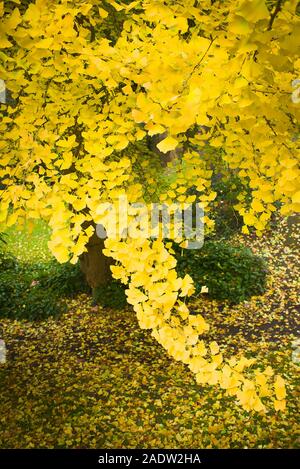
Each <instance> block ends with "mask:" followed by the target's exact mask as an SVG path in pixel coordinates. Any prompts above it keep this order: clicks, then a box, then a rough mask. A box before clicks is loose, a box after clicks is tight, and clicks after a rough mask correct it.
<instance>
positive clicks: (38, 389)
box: [0, 222, 300, 448]
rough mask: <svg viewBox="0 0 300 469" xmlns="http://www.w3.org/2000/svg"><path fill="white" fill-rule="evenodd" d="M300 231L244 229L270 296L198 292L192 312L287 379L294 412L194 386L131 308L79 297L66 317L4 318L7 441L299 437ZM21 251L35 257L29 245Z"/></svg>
mask: <svg viewBox="0 0 300 469" xmlns="http://www.w3.org/2000/svg"><path fill="white" fill-rule="evenodd" d="M299 231H300V230H299V227H297V225H293V226H292V227H288V226H287V224H286V222H281V223H280V224H279V226H277V228H276V229H274V230H273V231H272V232H269V233H266V234H265V235H264V237H262V238H261V239H258V238H242V241H243V242H244V243H246V244H248V245H249V246H251V248H252V249H253V250H254V251H256V252H257V253H258V254H260V255H263V256H265V257H267V259H268V263H269V268H270V275H269V277H268V288H267V291H266V293H265V294H264V295H263V296H260V297H252V298H251V299H250V300H249V301H247V302H243V303H241V304H239V305H236V306H229V305H226V304H224V303H220V302H217V301H211V300H209V299H207V298H205V295H200V296H198V297H197V298H194V299H193V300H192V309H193V311H194V312H195V313H197V312H201V314H203V315H204V316H205V318H207V319H208V320H209V323H210V325H211V328H210V331H209V333H208V334H207V339H208V340H217V341H218V343H219V344H220V345H221V347H222V351H223V352H224V354H225V355H228V356H229V355H231V354H232V353H246V355H247V356H249V357H250V356H254V357H256V358H257V359H258V360H259V361H260V362H261V363H262V364H264V365H268V364H270V365H271V366H272V367H273V368H274V369H275V371H276V372H278V373H280V374H282V376H283V377H284V378H285V379H286V380H287V382H288V388H287V390H288V401H287V402H288V403H287V411H286V412H285V413H276V412H275V411H269V412H268V413H267V414H265V415H260V414H255V413H246V412H244V411H243V410H242V409H241V408H240V407H238V406H237V405H236V404H235V402H234V400H233V398H229V397H226V396H224V395H223V393H222V392H221V391H220V389H218V388H216V387H210V386H206V387H201V386H199V385H197V384H196V383H195V380H194V376H193V374H192V373H190V372H189V370H188V369H187V368H186V367H185V366H184V365H183V364H181V363H178V362H175V361H173V360H171V359H170V358H168V356H167V355H166V354H165V352H164V351H163V349H162V348H161V347H160V346H159V345H158V344H157V343H156V341H155V340H154V339H152V337H151V335H150V333H149V332H148V331H142V330H140V329H139V327H138V324H137V321H136V318H135V315H134V313H133V312H132V311H131V310H130V309H129V308H128V309H127V310H123V311H116V310H115V311H113V310H109V309H105V308H98V310H96V308H94V307H92V305H91V300H90V298H88V297H87V296H86V295H80V296H78V297H76V298H75V299H73V300H68V301H69V303H68V311H67V313H65V314H63V315H62V316H61V317H60V318H56V319H54V318H48V319H47V320H44V321H39V322H28V321H21V320H14V319H2V320H1V322H0V336H1V337H2V338H3V339H4V340H5V342H6V347H7V349H8V354H7V363H6V364H5V365H0V398H1V417H0V426H1V429H0V446H1V447H2V448H38V447H47V448H52V447H62V448H65V447H69V448H265V447H266V448H292V447H299V446H300V440H299V433H298V431H299V409H298V408H297V399H298V397H299V386H298V385H299V381H297V379H298V378H299V365H298V364H297V363H295V361H292V342H293V341H294V340H295V339H296V338H297V337H298V331H299V329H300V326H299V298H297V292H298V287H299V284H298V282H299V258H298V249H299V239H300V238H299ZM18 239H20V238H18ZM240 240H241V237H240V236H239V237H237V239H236V241H240ZM22 243H25V240H23V241H22V242H21V244H22ZM34 245H35V249H36V252H35V253H34V255H35V256H37V255H39V252H38V249H39V248H38V247H36V246H38V243H34ZM41 249H43V247H41ZM18 250H19V252H20V253H22V250H23V251H24V252H26V255H28V249H26V248H25V246H24V244H23V245H22V246H19V245H18ZM20 255H21V254H20ZM41 255H42V254H41ZM45 294H46V292H45ZM12 316H13V313H12Z"/></svg>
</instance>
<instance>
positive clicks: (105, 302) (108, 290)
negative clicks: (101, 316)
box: [93, 279, 127, 309]
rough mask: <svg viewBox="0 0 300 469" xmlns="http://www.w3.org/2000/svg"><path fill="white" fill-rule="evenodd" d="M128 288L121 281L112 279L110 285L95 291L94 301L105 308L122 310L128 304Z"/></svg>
mask: <svg viewBox="0 0 300 469" xmlns="http://www.w3.org/2000/svg"><path fill="white" fill-rule="evenodd" d="M126 288H127V287H126V286H125V285H123V284H122V283H121V282H120V281H118V280H114V279H112V280H111V282H110V283H109V284H107V285H103V287H98V288H96V289H95V292H94V298H93V300H94V302H95V303H97V304H98V305H101V306H103V307H105V308H113V309H122V308H124V307H125V306H126V304H127V298H126V294H125V289H126Z"/></svg>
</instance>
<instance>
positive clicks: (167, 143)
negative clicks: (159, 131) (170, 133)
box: [156, 137, 178, 153]
mask: <svg viewBox="0 0 300 469" xmlns="http://www.w3.org/2000/svg"><path fill="white" fill-rule="evenodd" d="M177 145H178V141H177V140H176V139H175V138H173V137H167V138H165V139H164V140H162V141H161V142H160V143H159V144H158V145H156V146H157V148H158V149H159V151H161V152H162V153H167V152H168V151H171V150H174V148H176V147H177Z"/></svg>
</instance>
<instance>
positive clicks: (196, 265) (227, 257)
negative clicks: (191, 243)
mask: <svg viewBox="0 0 300 469" xmlns="http://www.w3.org/2000/svg"><path fill="white" fill-rule="evenodd" d="M175 251H176V257H177V262H178V265H177V269H178V271H179V273H180V274H181V275H184V274H186V273H188V274H190V275H191V277H192V278H193V280H194V283H195V287H196V292H195V294H198V293H200V291H201V287H202V286H203V285H206V286H207V287H208V295H209V297H210V298H213V299H217V300H222V301H226V300H227V301H228V302H230V303H232V304H235V303H239V302H241V301H244V300H246V299H248V298H250V297H251V296H253V295H261V294H262V293H264V291H265V287H266V275H267V267H266V263H265V260H264V259H263V258H261V257H259V256H256V255H254V254H253V252H252V251H251V250H250V249H248V248H246V247H244V246H233V245H230V244H228V243H224V242H217V241H206V242H204V245H203V247H202V248H201V249H199V250H181V249H180V248H178V247H176V248H175Z"/></svg>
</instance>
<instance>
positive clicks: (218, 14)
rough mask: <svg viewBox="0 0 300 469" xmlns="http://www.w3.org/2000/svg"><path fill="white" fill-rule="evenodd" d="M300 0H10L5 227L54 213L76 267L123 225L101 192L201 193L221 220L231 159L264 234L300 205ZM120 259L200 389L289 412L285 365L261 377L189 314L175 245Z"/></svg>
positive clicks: (5, 30) (139, 247)
mask: <svg viewBox="0 0 300 469" xmlns="http://www.w3.org/2000/svg"><path fill="white" fill-rule="evenodd" d="M297 4H298V2H297V1H294V0H292V1H283V0H282V1H280V0H279V1H277V2H275V1H264V0H250V1H245V0H239V1H237V2H232V1H227V0H224V1H221V0H220V1H208V0H203V1H201V2H199V1H197V0H184V1H183V0H182V1H179V2H178V1H172V0H165V1H163V0H154V1H152V0H144V1H143V0H137V1H121V0H120V1H113V0H110V1H108V0H103V1H101V0H97V1H95V0H86V1H83V2H82V1H76V0H36V1H35V2H29V1H27V2H20V1H4V2H0V15H1V17H2V20H1V25H0V49H1V50H0V78H1V79H3V80H4V82H5V86H6V88H7V90H8V91H9V93H10V95H11V100H10V101H9V102H8V103H2V104H0V106H1V107H0V112H1V116H2V119H1V122H0V135H1V137H0V148H1V155H0V180H1V184H2V186H1V187H2V189H1V190H0V195H1V208H0V223H2V225H5V226H7V225H8V226H11V225H13V224H15V223H22V220H23V221H24V220H30V219H36V218H43V219H45V220H46V221H47V222H48V223H49V225H50V226H51V228H52V237H51V241H50V243H49V247H50V249H51V251H52V252H53V254H54V255H55V256H56V258H57V259H58V260H59V261H60V262H67V261H68V260H70V261H71V262H73V263H76V262H77V260H78V258H79V256H80V255H81V254H82V253H83V252H84V251H85V249H86V244H87V242H88V240H89V238H90V237H91V236H92V235H93V233H94V227H93V225H92V223H101V224H103V225H104V226H105V225H106V223H107V213H105V212H103V210H102V209H101V210H100V209H99V204H100V202H111V203H115V202H116V201H117V200H118V199H119V197H120V196H122V195H126V197H127V198H128V200H129V202H131V203H132V202H147V203H151V202H164V203H169V204H172V202H180V203H195V202H201V204H202V206H204V207H205V211H206V214H205V217H204V221H205V224H206V227H207V228H208V229H209V228H210V227H212V225H213V222H212V220H211V219H210V217H209V210H210V205H211V203H212V201H213V200H214V198H215V196H216V193H215V192H214V191H213V190H212V189H211V180H212V178H213V176H214V175H216V174H218V172H219V171H220V168H225V169H226V168H227V169H228V170H232V171H235V173H236V174H237V175H238V177H239V178H240V180H241V191H240V194H239V203H238V204H237V206H236V207H235V208H236V210H238V211H239V213H240V214H241V215H242V217H243V220H244V227H243V231H244V233H245V234H247V233H248V232H249V230H248V227H253V228H254V229H255V230H256V231H257V233H258V234H260V233H261V232H262V231H263V230H264V229H265V228H266V226H267V224H268V222H269V220H270V218H271V215H272V213H273V212H274V211H275V210H276V209H277V208H280V210H281V213H282V214H283V215H289V214H292V213H294V212H297V211H299V208H300V191H299V187H298V186H297V180H299V176H300V172H299V167H298V161H299V157H298V153H297V150H299V125H298V118H299V114H300V111H299V110H300V107H299V103H298V96H299V93H298V91H299V88H298V86H299V84H297V83H296V84H294V87H293V85H292V82H293V81H294V83H295V80H297V78H299V77H300V59H299V49H300V44H299V40H297V39H298V34H299V27H300V17H299V14H298V13H297ZM292 97H293V99H292ZM161 134H163V135H164V138H163V139H162V140H161V141H160V142H159V143H158V144H157V148H158V150H159V151H160V152H161V153H163V154H167V153H168V152H171V151H174V150H175V151H178V153H180V157H177V158H174V159H173V160H172V161H171V162H170V163H169V164H168V166H167V169H166V168H165V167H164V166H163V165H162V164H161V157H160V155H159V154H158V152H156V151H152V150H150V149H149V146H148V145H147V139H148V138H149V137H150V138H151V137H153V136H155V135H161ZM207 143H209V146H208V145H207ZM179 150H180V151H179ZM191 189H193V190H192V191H191ZM104 253H105V254H106V255H108V256H111V257H113V258H114V259H115V261H116V264H115V265H114V266H112V267H111V269H112V272H113V275H114V277H115V278H118V279H121V280H122V281H123V282H124V283H128V289H127V297H128V301H129V303H131V304H132V305H133V307H134V309H135V311H136V313H137V318H138V320H139V323H140V326H141V327H143V328H149V329H151V330H152V334H153V335H154V337H156V339H157V340H158V342H159V343H160V344H162V345H163V346H164V347H165V348H166V350H167V351H168V353H169V354H170V355H171V356H173V357H174V358H175V359H176V360H181V361H183V362H184V363H186V364H187V365H189V367H190V369H191V370H192V371H193V372H195V374H196V380H197V382H198V383H200V384H205V383H207V384H211V385H213V384H219V385H220V386H221V388H223V389H225V390H226V392H227V393H228V394H229V395H230V396H236V397H237V399H238V401H239V402H240V404H241V405H242V406H243V407H244V408H245V409H246V410H253V409H254V410H256V411H259V412H260V411H265V409H266V408H265V404H266V403H268V402H271V401H272V402H274V405H275V408H276V409H277V410H280V409H282V410H283V409H284V406H285V385H284V381H283V379H282V378H281V377H279V376H277V377H275V378H273V377H272V375H273V372H272V370H271V368H270V367H268V368H267V369H265V370H262V369H261V368H260V367H259V364H257V365H256V368H255V372H253V366H254V365H253V362H254V360H253V359H247V358H245V357H232V358H224V357H223V356H222V354H221V353H220V352H219V347H218V345H217V343H215V342H212V343H210V344H209V345H208V346H206V345H205V343H204V341H203V340H202V339H200V336H201V334H203V333H204V332H205V331H206V330H207V328H208V327H209V326H208V324H207V323H206V321H205V320H204V318H203V317H202V316H201V315H191V314H189V310H188V308H187V306H186V304H185V297H186V296H188V295H190V294H191V293H192V292H193V282H192V279H191V278H190V277H189V276H188V275H186V276H185V277H184V278H180V277H179V276H178V275H177V273H176V261H175V259H174V257H173V256H172V250H171V248H170V245H169V244H166V243H164V241H163V240H162V239H160V238H159V239H156V240H152V239H145V238H130V237H128V238H126V239H118V238H114V239H112V238H108V239H107V240H106V241H105V250H104ZM253 373H254V374H253ZM274 395H275V399H274ZM264 401H265V403H263V402H264Z"/></svg>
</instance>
